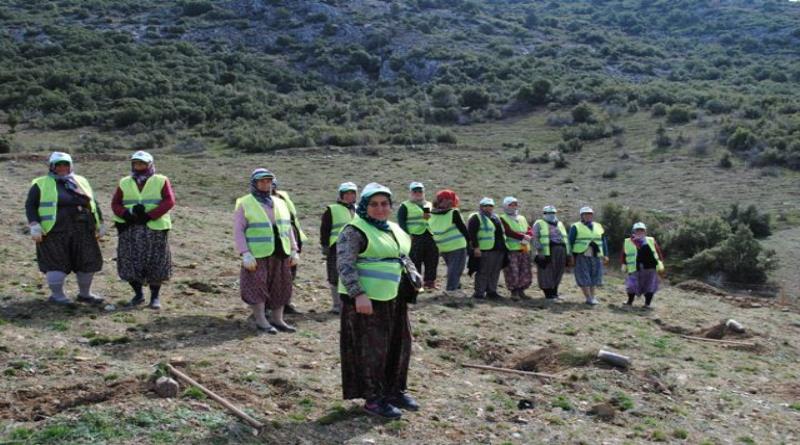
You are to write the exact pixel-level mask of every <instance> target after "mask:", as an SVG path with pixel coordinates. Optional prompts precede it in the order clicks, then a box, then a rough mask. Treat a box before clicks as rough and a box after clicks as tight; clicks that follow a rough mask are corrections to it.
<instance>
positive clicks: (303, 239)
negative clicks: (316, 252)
mask: <svg viewBox="0 0 800 445" xmlns="http://www.w3.org/2000/svg"><path fill="white" fill-rule="evenodd" d="M278 196H280V197H281V198H282V199H283V200H284V201H285V202H286V207H287V208H288V209H289V214H290V215H291V216H292V221H294V226H295V228H297V233H298V235H300V241H301V242H306V241H308V236H306V234H305V232H303V228H302V227H300V218H298V217H297V208H296V207H295V206H294V202H292V200H291V198H289V194H288V193H286V192H284V191H283V190H278Z"/></svg>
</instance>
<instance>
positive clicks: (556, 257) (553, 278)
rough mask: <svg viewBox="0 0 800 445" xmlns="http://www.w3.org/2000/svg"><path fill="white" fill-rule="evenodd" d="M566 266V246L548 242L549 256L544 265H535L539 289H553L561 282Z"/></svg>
mask: <svg viewBox="0 0 800 445" xmlns="http://www.w3.org/2000/svg"><path fill="white" fill-rule="evenodd" d="M566 266H567V248H566V246H564V245H563V244H550V256H549V257H547V262H546V263H545V265H544V267H542V266H540V265H538V264H537V265H536V280H537V281H538V284H539V289H555V288H557V287H558V286H559V285H560V284H561V279H562V278H563V277H564V269H565V268H566Z"/></svg>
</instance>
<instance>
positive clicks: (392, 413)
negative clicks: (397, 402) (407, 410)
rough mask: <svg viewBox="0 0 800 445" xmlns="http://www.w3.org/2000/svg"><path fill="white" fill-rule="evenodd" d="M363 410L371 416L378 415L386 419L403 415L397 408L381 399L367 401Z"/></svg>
mask: <svg viewBox="0 0 800 445" xmlns="http://www.w3.org/2000/svg"><path fill="white" fill-rule="evenodd" d="M364 411H365V412H366V413H368V414H372V415H373V416H380V417H383V418H386V419H399V418H400V417H401V416H402V415H403V413H402V412H401V411H400V410H399V409H397V408H396V407H394V406H392V405H391V404H390V403H388V402H386V401H383V400H379V401H372V402H370V401H368V402H367V403H365V404H364Z"/></svg>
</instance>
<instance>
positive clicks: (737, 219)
mask: <svg viewBox="0 0 800 445" xmlns="http://www.w3.org/2000/svg"><path fill="white" fill-rule="evenodd" d="M725 219H726V220H727V221H728V224H730V226H731V227H733V228H734V229H735V228H736V227H738V226H739V225H744V226H746V227H747V228H749V229H750V232H752V233H753V236H755V237H756V238H766V237H768V236H770V235H772V230H771V229H770V227H769V223H770V215H769V213H761V212H759V211H758V208H757V207H756V206H755V205H753V204H750V205H749V206H747V208H746V209H740V208H739V204H733V205H731V211H730V212H729V213H728V215H727V217H726V218H725Z"/></svg>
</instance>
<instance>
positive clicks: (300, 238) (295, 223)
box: [272, 178, 308, 314]
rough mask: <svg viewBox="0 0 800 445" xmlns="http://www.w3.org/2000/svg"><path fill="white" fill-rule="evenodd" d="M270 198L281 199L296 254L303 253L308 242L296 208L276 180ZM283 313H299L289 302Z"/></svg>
mask: <svg viewBox="0 0 800 445" xmlns="http://www.w3.org/2000/svg"><path fill="white" fill-rule="evenodd" d="M272 196H277V197H278V198H280V199H283V202H285V203H286V207H287V208H288V209H289V213H290V214H291V215H292V232H294V239H295V240H297V253H303V244H304V243H305V242H306V241H308V237H307V236H306V234H305V232H303V228H302V227H300V218H298V216H297V207H295V206H294V202H293V201H292V199H291V198H290V197H289V193H287V192H286V190H278V179H277V178H276V179H275V180H273V181H272ZM291 270H292V281H294V279H295V278H297V264H295V265H294V266H292V269H291ZM283 311H284V313H285V314H299V313H300V312H299V311H298V310H297V308H295V307H294V304H293V303H292V302H291V300H290V301H289V302H288V303H286V306H284V308H283Z"/></svg>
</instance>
